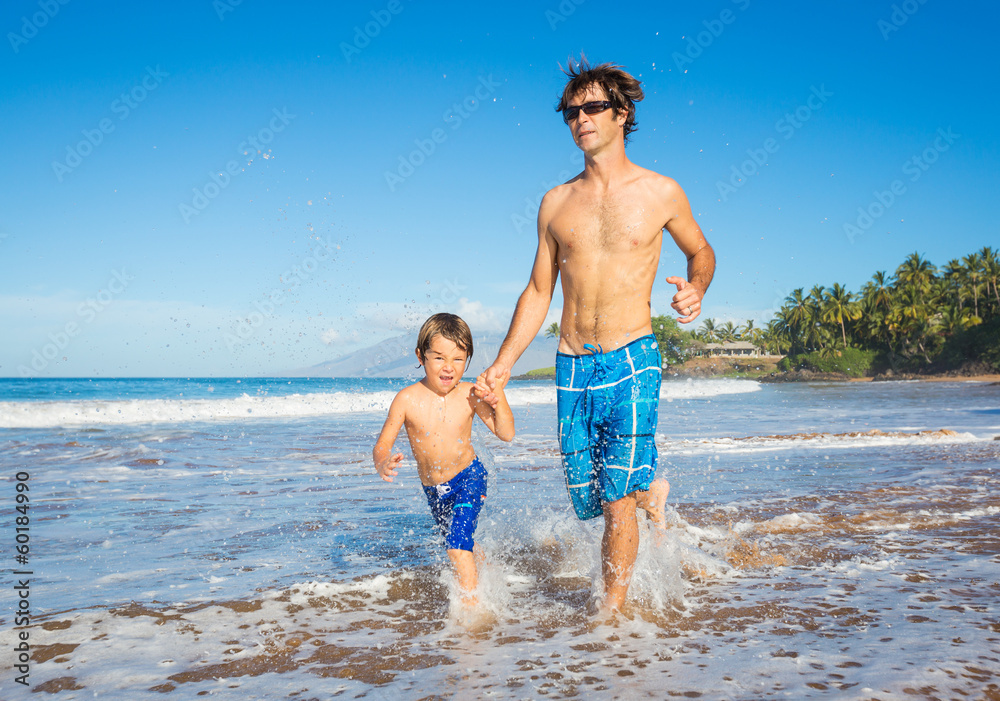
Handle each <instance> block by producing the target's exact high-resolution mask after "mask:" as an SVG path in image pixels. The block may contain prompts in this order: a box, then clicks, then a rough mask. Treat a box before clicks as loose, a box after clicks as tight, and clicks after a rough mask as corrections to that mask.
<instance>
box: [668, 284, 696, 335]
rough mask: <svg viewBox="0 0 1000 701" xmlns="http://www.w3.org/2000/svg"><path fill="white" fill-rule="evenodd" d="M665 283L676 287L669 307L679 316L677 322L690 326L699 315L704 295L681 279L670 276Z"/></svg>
mask: <svg viewBox="0 0 1000 701" xmlns="http://www.w3.org/2000/svg"><path fill="white" fill-rule="evenodd" d="M667 282H668V283H670V284H671V285H676V286H677V294H675V295H674V296H673V300H672V301H671V303H670V306H671V307H672V308H673V309H674V311H676V312H677V313H678V314H680V318H679V319H678V320H677V321H679V322H680V323H682V324H690V323H691V322H692V321H694V320H695V318H697V316H698V315H699V314H701V298H702V296H703V295H704V293H703V292H702V291H701V290H699V289H698V288H697V287H695V286H694V285H692V284H691V283H690V282H688V281H687V280H685V279H684V278H682V277H677V276H676V275H671V276H670V277H668V278H667Z"/></svg>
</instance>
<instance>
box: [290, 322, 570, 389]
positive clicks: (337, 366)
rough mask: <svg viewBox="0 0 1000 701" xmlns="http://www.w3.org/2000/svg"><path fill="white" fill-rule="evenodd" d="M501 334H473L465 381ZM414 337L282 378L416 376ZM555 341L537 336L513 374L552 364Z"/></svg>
mask: <svg viewBox="0 0 1000 701" xmlns="http://www.w3.org/2000/svg"><path fill="white" fill-rule="evenodd" d="M503 338H504V335H503V334H502V333H493V334H483V335H481V336H477V335H473V338H472V342H473V346H474V347H473V351H474V352H473V355H472V362H471V363H470V364H469V367H468V368H466V370H465V378H466V379H471V378H474V377H475V376H476V375H478V374H479V373H481V372H482V371H483V370H485V369H486V368H487V367H488V366H489V364H490V363H492V362H493V359H494V358H496V355H497V351H499V350H500V344H501V343H503ZM416 344H417V341H416V335H415V334H405V335H402V336H396V337H395V338H390V339H387V340H385V341H383V342H382V343H379V344H376V345H374V346H370V347H368V348H362V349H361V350H357V351H354V352H353V353H348V354H347V355H343V356H341V357H339V358H336V359H334V360H328V361H326V362H323V363H319V364H317V365H312V366H310V367H307V368H300V369H297V370H291V371H289V372H285V373H282V376H283V377H414V378H416V377H419V376H420V375H421V374H422V372H423V371H422V370H421V369H420V366H419V365H418V363H417V357H416V355H415V354H414V352H413V349H414V347H415V346H416ZM558 345H559V340H558V339H556V338H542V337H537V338H535V340H534V341H533V342H532V343H531V345H530V346H528V349H527V350H526V351H525V352H524V355H522V356H521V359H520V360H518V361H517V363H515V365H514V372H513V374H514V375H523V374H524V373H526V372H528V371H529V370H535V369H537V368H548V367H552V366H553V365H555V364H556V348H557V347H558Z"/></svg>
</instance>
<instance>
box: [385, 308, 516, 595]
mask: <svg viewBox="0 0 1000 701" xmlns="http://www.w3.org/2000/svg"><path fill="white" fill-rule="evenodd" d="M416 352H417V360H418V361H419V362H420V364H421V365H422V366H423V368H424V379H422V380H421V381H420V382H417V383H416V384H413V385H410V386H409V387H406V388H405V389H402V390H400V392H399V393H398V394H397V395H396V397H395V399H393V400H392V404H391V406H390V407H389V416H388V418H387V419H386V420H385V425H383V426H382V432H381V433H380V434H379V437H378V441H376V443H375V448H374V450H373V451H372V455H373V457H374V459H375V469H377V470H378V473H379V475H380V476H381V477H382V479H383V480H385V481H386V482H392V478H393V477H395V476H396V475H397V474H398V472H397V471H396V470H397V468H398V467H399V464H400V462H401V461H402V460H403V454H402V453H396V454H395V455H393V454H392V446H393V444H394V443H395V442H396V436H397V435H398V434H399V429H400V427H401V426H406V435H407V437H409V439H410V449H411V450H412V451H413V457H414V459H416V461H417V473H418V474H419V475H420V482H421V483H422V484H423V485H424V492H425V493H426V494H427V501H428V503H429V504H430V507H431V513H432V514H433V515H434V520H435V521H437V524H438V527H439V528H440V529H441V532H442V533H443V534H444V536H445V543H446V545H447V548H448V557H449V558H451V562H452V564H453V565H454V566H455V571H456V573H457V575H458V586H459V589H460V590H461V592H462V601H463V603H465V604H466V605H472V604H475V603H476V597H475V593H474V592H475V589H476V586H477V584H478V576H477V572H476V560H475V557H474V556H473V547H474V545H475V543H474V542H473V539H472V535H473V533H474V532H475V530H476V523H477V521H478V519H479V511H480V510H481V509H482V508H483V501H485V499H486V468H485V467H483V464H482V463H481V462H480V461H479V458H477V457H476V452H475V450H474V449H473V448H472V442H471V439H472V420H473V415H478V416H479V418H481V419H482V420H483V423H485V424H486V425H487V426H488V427H489V429H490V430H491V431H492V432H493V433H494V434H496V436H497V437H498V438H499V439H500V440H503V441H510V440H512V439H513V438H514V416H513V414H512V413H511V411H510V405H509V404H508V403H507V399H506V397H505V396H504V392H503V387H504V386H505V385H506V384H507V379H508V378H509V373H505V375H504V377H503V378H502V381H501V382H498V383H497V386H496V387H494V388H493V389H492V395H493V396H491V397H490V399H491V403H487V402H486V401H484V400H483V399H480V397H481V396H482V395H485V394H487V393H488V392H490V391H491V390H490V389H489V388H488V387H486V385H485V384H482V382H483V379H482V378H479V380H477V383H476V384H473V383H471V382H462V373H463V372H464V371H465V367H466V363H468V361H469V359H470V358H472V332H471V331H469V327H468V325H467V324H466V323H465V322H464V321H462V320H461V319H460V318H459V317H457V316H455V315H454V314H445V313H442V314H435V315H434V316H432V317H431V318H430V319H428V320H427V321H425V322H424V325H423V327H421V329H420V333H419V335H418V336H417V348H416ZM480 385H481V386H480ZM498 389H499V391H497V390H498Z"/></svg>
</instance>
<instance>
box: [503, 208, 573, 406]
mask: <svg viewBox="0 0 1000 701" xmlns="http://www.w3.org/2000/svg"><path fill="white" fill-rule="evenodd" d="M551 194H552V193H551V191H550V192H549V193H548V194H546V195H545V197H544V198H543V199H542V204H541V206H540V207H539V208H538V250H537V251H536V253H535V263H534V265H533V266H532V268H531V279H530V280H528V286H527V287H526V288H525V289H524V292H522V293H521V296H520V297H519V298H518V300H517V306H516V307H515V308H514V316H513V317H512V318H511V320H510V328H508V329H507V336H506V338H504V340H503V343H502V344H501V345H500V350H499V351H498V352H497V357H496V360H494V361H493V364H492V365H491V366H490V367H489V368H487V369H486V382H487V384H489V386H490V387H493V386H495V385H496V379H497V376H498V375H502V374H503V373H504V372H508V373H509V372H510V370H511V369H512V368H513V367H514V363H516V362H517V359H518V358H520V357H521V354H522V353H524V351H525V350H526V349H527V347H528V346H529V345H530V344H531V341H532V340H533V339H534V338H535V336H536V335H537V334H538V330H539V329H541V328H542V323H543V322H544V321H545V315H546V314H547V313H548V311H549V305H550V304H551V303H552V291H553V290H554V289H555V286H556V280H557V279H558V277H559V264H558V263H557V260H558V259H557V255H558V253H559V246H558V244H557V243H556V240H555V239H554V238H553V237H552V235H551V234H550V233H549V224H548V222H549V218H550V216H551V214H550V210H551V209H552V205H551V202H550V198H551Z"/></svg>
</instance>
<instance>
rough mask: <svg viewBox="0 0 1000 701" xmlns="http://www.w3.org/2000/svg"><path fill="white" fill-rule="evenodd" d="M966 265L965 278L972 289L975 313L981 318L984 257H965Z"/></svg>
mask: <svg viewBox="0 0 1000 701" xmlns="http://www.w3.org/2000/svg"><path fill="white" fill-rule="evenodd" d="M962 263H964V264H965V265H964V267H963V270H962V271H963V273H964V275H963V277H964V278H965V282H966V284H967V285H968V286H969V287H970V288H971V289H972V301H973V305H974V306H973V311H974V313H975V315H976V316H979V288H980V287H982V284H983V279H984V278H985V276H984V275H983V265H982V257H981V256H980V255H979V254H978V253H973V254H972V255H968V256H965V258H963V259H962Z"/></svg>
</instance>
